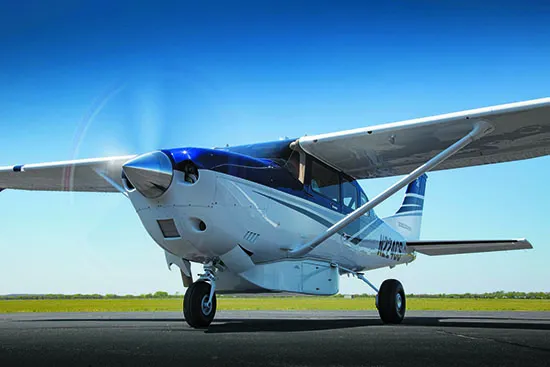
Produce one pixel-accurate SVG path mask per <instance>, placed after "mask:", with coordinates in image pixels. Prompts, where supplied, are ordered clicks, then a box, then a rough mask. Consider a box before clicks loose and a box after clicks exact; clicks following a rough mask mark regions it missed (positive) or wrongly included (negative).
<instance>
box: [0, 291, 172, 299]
mask: <svg viewBox="0 0 550 367" xmlns="http://www.w3.org/2000/svg"><path fill="white" fill-rule="evenodd" d="M148 298H181V295H179V294H168V292H163V291H158V292H155V293H146V294H139V295H134V294H126V295H118V294H109V293H108V294H96V293H94V294H80V293H77V294H9V295H1V296H0V300H8V299H148Z"/></svg>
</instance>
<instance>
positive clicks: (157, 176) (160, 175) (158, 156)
mask: <svg viewBox="0 0 550 367" xmlns="http://www.w3.org/2000/svg"><path fill="white" fill-rule="evenodd" d="M122 171H123V172H124V175H125V176H126V179H127V180H128V181H129V182H130V183H131V184H132V186H134V187H135V188H136V190H137V191H138V192H139V193H141V194H142V195H143V196H145V197H148V198H150V199H154V198H158V197H160V196H161V195H162V194H164V192H165V191H166V190H168V187H170V183H171V182H172V175H173V170H172V162H171V161H170V158H168V156H166V154H164V153H163V152H160V151H156V152H151V153H147V154H143V155H140V156H138V157H136V158H134V159H132V160H130V161H128V162H126V163H125V164H124V165H123V166H122Z"/></svg>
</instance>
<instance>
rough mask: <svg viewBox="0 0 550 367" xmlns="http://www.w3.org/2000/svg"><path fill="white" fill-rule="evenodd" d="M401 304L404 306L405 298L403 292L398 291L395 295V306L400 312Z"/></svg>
mask: <svg viewBox="0 0 550 367" xmlns="http://www.w3.org/2000/svg"><path fill="white" fill-rule="evenodd" d="M401 306H403V298H402V297H401V293H397V294H396V295H395V308H396V309H397V311H398V312H400V311H401Z"/></svg>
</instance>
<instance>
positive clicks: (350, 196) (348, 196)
mask: <svg viewBox="0 0 550 367" xmlns="http://www.w3.org/2000/svg"><path fill="white" fill-rule="evenodd" d="M342 204H344V206H346V207H348V208H350V209H353V210H355V209H357V188H356V187H355V185H354V184H352V183H351V182H350V181H348V180H346V179H345V178H343V181H342Z"/></svg>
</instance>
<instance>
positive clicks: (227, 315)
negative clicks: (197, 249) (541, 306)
mask: <svg viewBox="0 0 550 367" xmlns="http://www.w3.org/2000/svg"><path fill="white" fill-rule="evenodd" d="M60 365H70V366H107V365H108V366H172V365H177V366H182V367H186V366H195V365H197V366H218V365H219V366H221V365H224V366H248V365H263V366H266V367H267V366H394V365H395V366H411V365H416V366H418V365H421V366H443V365H445V366H453V365H456V366H459V365H460V366H480V365H495V366H496V365H499V366H502V365H510V366H550V313H549V312H523V313H518V312H475V313H473V312H467V313H466V312H408V313H407V318H406V321H405V322H404V323H403V324H402V325H397V326H388V325H382V324H381V322H380V321H379V319H378V315H377V313H376V312H371V311H366V312H339V311H330V312H325V311H322V312H263V311H257V312H245V311H239V312H219V313H218V315H217V317H216V320H215V322H214V323H213V324H212V325H211V326H210V328H208V329H207V330H194V329H191V328H190V327H188V326H187V324H185V323H184V321H183V320H182V318H181V315H180V314H179V313H174V312H157V313H63V314H52V313H47V314H43V313H35V314H0V366H2V367H7V366H60Z"/></svg>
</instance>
